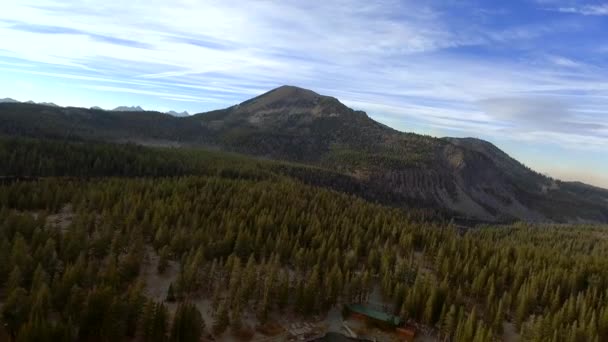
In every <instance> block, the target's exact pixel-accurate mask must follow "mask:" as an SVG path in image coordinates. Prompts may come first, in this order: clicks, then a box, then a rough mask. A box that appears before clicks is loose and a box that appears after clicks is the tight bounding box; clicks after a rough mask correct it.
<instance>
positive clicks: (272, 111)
mask: <svg viewBox="0 0 608 342" xmlns="http://www.w3.org/2000/svg"><path fill="white" fill-rule="evenodd" d="M135 109H136V110H130V111H124V112H120V111H116V110H114V111H100V110H90V109H83V108H73V107H68V108H62V107H50V106H42V105H36V104H27V103H0V134H1V135H4V136H25V137H34V138H52V139H70V140H94V141H107V142H118V143H123V142H133V143H137V144H142V145H154V146H158V145H161V146H187V147H204V148H213V149H221V150H226V151H231V152H237V153H241V154H245V155H250V156H254V157H257V158H267V159H275V160H281V161H288V162H295V163H300V164H307V165H312V166H314V167H316V168H319V169H322V170H328V171H331V172H332V173H335V174H336V175H339V176H340V177H341V178H340V179H341V180H340V182H342V183H341V184H343V183H344V182H347V183H348V184H350V185H349V186H348V187H347V188H353V187H359V188H364V189H366V195H367V197H368V198H369V199H371V200H374V201H379V202H383V203H386V204H390V205H394V206H423V207H429V208H437V209H438V210H442V211H445V212H448V213H450V214H451V215H452V216H453V217H460V218H466V219H475V220H483V221H492V222H496V221H499V222H503V221H504V222H506V221H513V220H525V221H537V222H538V221H540V222H549V221H551V222H608V190H604V189H601V188H596V187H592V186H589V185H586V184H582V183H578V182H562V181H559V180H555V179H552V178H549V177H547V176H544V175H541V174H539V173H537V172H535V171H533V170H531V169H529V168H528V167H526V166H525V165H523V164H521V163H520V162H518V161H517V160H515V159H513V158H511V157H510V156H508V155H507V154H506V153H504V152H503V151H501V150H500V149H499V148H497V147H496V146H494V145H492V144H491V143H489V142H487V141H483V140H479V139H475V138H464V139H461V138H434V137H430V136H424V135H418V134H413V133H404V132H400V131H397V130H394V129H392V128H390V127H388V126H386V125H383V124H381V123H379V122H377V121H374V120H373V119H371V118H370V117H369V116H368V115H367V114H366V113H365V112H362V111H356V110H353V109H351V108H348V107H347V106H345V105H344V104H342V103H341V102H340V101H338V100H337V99H336V98H333V97H328V96H323V95H319V94H317V93H315V92H313V91H311V90H307V89H302V88H298V87H293V86H282V87H279V88H277V89H274V90H271V91H269V92H267V93H265V94H262V95H260V96H258V97H255V98H253V99H250V100H247V101H245V102H243V103H240V104H237V105H234V106H232V107H229V108H225V109H220V110H215V111H211V112H207V113H200V114H196V115H192V116H187V117H174V116H170V115H166V114H165V113H160V112H152V111H143V110H140V109H141V108H139V109H138V108H137V107H136V108H135ZM303 177H304V176H303ZM330 183H331V184H323V186H329V187H338V186H337V185H336V184H337V181H336V182H330Z"/></svg>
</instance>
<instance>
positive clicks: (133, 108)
mask: <svg viewBox="0 0 608 342" xmlns="http://www.w3.org/2000/svg"><path fill="white" fill-rule="evenodd" d="M113 111H115V112H143V111H145V110H144V109H143V108H141V107H140V106H119V107H116V108H114V109H113Z"/></svg>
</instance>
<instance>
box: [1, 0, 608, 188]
mask: <svg viewBox="0 0 608 342" xmlns="http://www.w3.org/2000/svg"><path fill="white" fill-rule="evenodd" d="M2 7H3V9H2V11H0V41H2V44H1V45H0V78H1V79H2V82H0V97H12V98H15V99H17V100H30V99H31V100H34V101H38V102H42V101H48V102H55V103H57V104H60V105H73V106H84V107H90V106H94V105H97V106H101V107H104V108H112V107H116V106H118V105H141V106H142V107H144V108H146V109H155V110H161V111H167V110H176V111H182V110H188V111H189V112H191V113H196V112H202V111H207V110H211V109H217V108H223V107H226V106H229V105H232V104H235V103H239V102H242V101H243V100H245V99H247V98H250V97H252V96H255V95H258V94H260V93H263V92H265V91H267V90H269V89H272V88H274V87H276V86H280V85H283V84H291V85H297V86H301V87H305V88H310V89H313V90H315V91H317V92H319V93H321V94H326V95H332V96H335V97H337V98H339V99H340V100H341V101H342V102H344V103H345V104H347V105H349V106H351V107H353V108H356V109H362V110H365V111H366V112H368V113H369V114H370V116H371V117H373V118H375V119H377V120H379V121H381V122H383V123H386V124H388V125H390V126H392V127H395V128H397V129H399V130H403V131H414V132H418V133H423V134H430V135H433V136H459V137H465V136H474V137H480V138H483V139H487V140H489V141H491V142H493V143H495V144H496V145H498V146H499V147H500V148H502V149H504V150H505V151H506V152H507V153H509V154H511V155H512V156H514V157H516V158H518V159H519V160H521V161H522V162H524V163H525V164H526V165H528V166H530V167H533V168H534V169H536V170H538V171H540V172H544V173H547V174H549V175H551V176H554V177H556V178H560V179H565V180H575V179H576V180H582V181H585V182H588V183H591V184H595V185H599V186H603V187H607V188H608V34H606V33H607V32H608V2H606V1H582V0H581V1H579V0H572V1H569V0H562V1H557V0H510V1H491V0H487V1H464V0H441V1H439V0H437V1H420V0H417V1H407V0H405V1H392V0H382V1H373V2H371V1H367V0H329V1H328V0H325V1H316V0H311V1H299V0H283V1H278V0H277V1H269V0H266V1H264V0H260V1H232V0H222V1H200V0H184V1H169V0H148V1H141V0H133V1H128V2H125V1H115V0H104V1H101V0H80V1H72V0H63V1H52V0H35V1H34V0H32V1H26V0H14V1H8V2H6V3H4V4H3V5H2Z"/></svg>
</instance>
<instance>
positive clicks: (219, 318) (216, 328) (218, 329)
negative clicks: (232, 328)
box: [213, 302, 230, 335]
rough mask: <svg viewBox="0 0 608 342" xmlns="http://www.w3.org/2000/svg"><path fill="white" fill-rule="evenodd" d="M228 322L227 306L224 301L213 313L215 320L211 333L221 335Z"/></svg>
mask: <svg viewBox="0 0 608 342" xmlns="http://www.w3.org/2000/svg"><path fill="white" fill-rule="evenodd" d="M229 324H230V317H229V316H228V306H227V304H226V303H225V302H222V303H221V304H220V306H219V309H218V311H217V312H216V315H215V321H214V322H213V333H214V334H216V335H221V334H222V333H223V332H224V331H226V328H227V327H228V325H229Z"/></svg>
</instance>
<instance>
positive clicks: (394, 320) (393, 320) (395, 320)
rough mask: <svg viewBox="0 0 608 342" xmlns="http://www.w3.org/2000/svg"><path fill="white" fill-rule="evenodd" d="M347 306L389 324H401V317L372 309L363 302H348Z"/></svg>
mask: <svg viewBox="0 0 608 342" xmlns="http://www.w3.org/2000/svg"><path fill="white" fill-rule="evenodd" d="M346 307H347V308H348V309H349V310H351V311H353V312H356V313H358V314H361V315H365V316H367V317H370V318H373V319H375V320H378V321H382V322H386V323H389V324H392V325H395V326H397V325H400V324H401V318H399V317H397V316H393V315H391V314H388V313H386V312H382V311H377V310H374V309H370V308H368V307H366V306H363V305H361V304H348V305H346Z"/></svg>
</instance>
